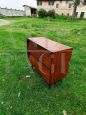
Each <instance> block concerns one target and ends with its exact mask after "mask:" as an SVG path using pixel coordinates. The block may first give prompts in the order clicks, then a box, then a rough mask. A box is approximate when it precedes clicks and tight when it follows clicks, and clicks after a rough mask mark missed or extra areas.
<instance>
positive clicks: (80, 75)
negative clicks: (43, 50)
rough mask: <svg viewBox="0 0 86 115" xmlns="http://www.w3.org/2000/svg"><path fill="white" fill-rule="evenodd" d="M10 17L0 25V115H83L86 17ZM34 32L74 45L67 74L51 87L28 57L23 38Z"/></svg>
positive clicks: (85, 73) (34, 35) (85, 94)
mask: <svg viewBox="0 0 86 115" xmlns="http://www.w3.org/2000/svg"><path fill="white" fill-rule="evenodd" d="M9 20H13V21H14V23H13V24H11V25H7V26H3V27H0V115H63V111H66V113H67V115H86V20H74V21H72V20H70V19H60V18H59V19H58V18H57V19H52V20H49V19H37V18H25V17H24V18H10V19H9ZM36 36H45V37H48V38H49V39H52V40H54V41H57V42H60V43H63V44H65V45H68V46H71V47H73V48H74V50H73V55H72V59H71V64H70V68H69V74H68V76H67V77H66V78H65V79H64V80H63V82H62V83H56V84H55V85H53V86H52V88H51V89H48V85H47V83H46V82H45V81H44V80H43V78H42V77H41V76H40V75H39V74H38V73H37V72H36V71H35V70H32V68H31V65H30V63H29V62H28V59H27V53H26V52H27V49H26V39H27V38H28V37H36ZM26 76H31V78H27V77H26Z"/></svg>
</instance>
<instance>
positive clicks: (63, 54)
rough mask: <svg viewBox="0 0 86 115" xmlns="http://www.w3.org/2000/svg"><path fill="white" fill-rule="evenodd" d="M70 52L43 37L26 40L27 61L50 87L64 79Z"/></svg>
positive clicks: (68, 49) (67, 48)
mask: <svg viewBox="0 0 86 115" xmlns="http://www.w3.org/2000/svg"><path fill="white" fill-rule="evenodd" d="M72 50H73V48H71V47H68V46H65V45H63V44H60V43H57V42H54V41H52V40H49V39H47V38H44V37H37V38H29V39H27V53H28V59H29V61H30V63H31V64H32V66H34V67H35V69H36V70H37V71H38V72H39V73H40V74H41V75H42V76H43V78H44V79H45V80H46V81H47V83H48V84H50V85H51V84H53V83H55V82H56V81H58V80H62V79H63V78H64V77H66V75H67V73H68V67H69V63H70V59H71V55H72Z"/></svg>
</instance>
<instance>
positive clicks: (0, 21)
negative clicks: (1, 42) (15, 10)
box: [0, 19, 11, 26]
mask: <svg viewBox="0 0 86 115" xmlns="http://www.w3.org/2000/svg"><path fill="white" fill-rule="evenodd" d="M10 23H11V22H10V21H8V20H3V19H0V26H4V25H8V24H10Z"/></svg>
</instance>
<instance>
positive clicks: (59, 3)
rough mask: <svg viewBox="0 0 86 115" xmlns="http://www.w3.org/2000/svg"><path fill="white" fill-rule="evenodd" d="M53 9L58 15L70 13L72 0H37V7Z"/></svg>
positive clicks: (47, 9)
mask: <svg viewBox="0 0 86 115" xmlns="http://www.w3.org/2000/svg"><path fill="white" fill-rule="evenodd" d="M41 8H43V9H45V10H46V11H49V10H55V13H56V14H58V15H70V16H71V15H72V14H71V13H72V10H73V0H37V9H38V10H39V9H41Z"/></svg>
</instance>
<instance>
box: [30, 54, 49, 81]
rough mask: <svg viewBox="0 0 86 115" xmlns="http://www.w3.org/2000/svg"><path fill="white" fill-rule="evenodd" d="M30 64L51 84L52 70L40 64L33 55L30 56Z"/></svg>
mask: <svg viewBox="0 0 86 115" xmlns="http://www.w3.org/2000/svg"><path fill="white" fill-rule="evenodd" d="M29 60H30V63H31V64H32V65H33V66H34V67H35V68H36V70H37V71H38V72H39V73H40V74H41V75H42V76H43V77H44V79H45V80H46V81H47V82H48V83H49V80H50V70H49V69H48V68H47V67H46V66H45V65H44V64H42V63H41V62H38V61H37V60H36V59H35V58H34V57H33V56H32V55H29Z"/></svg>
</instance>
